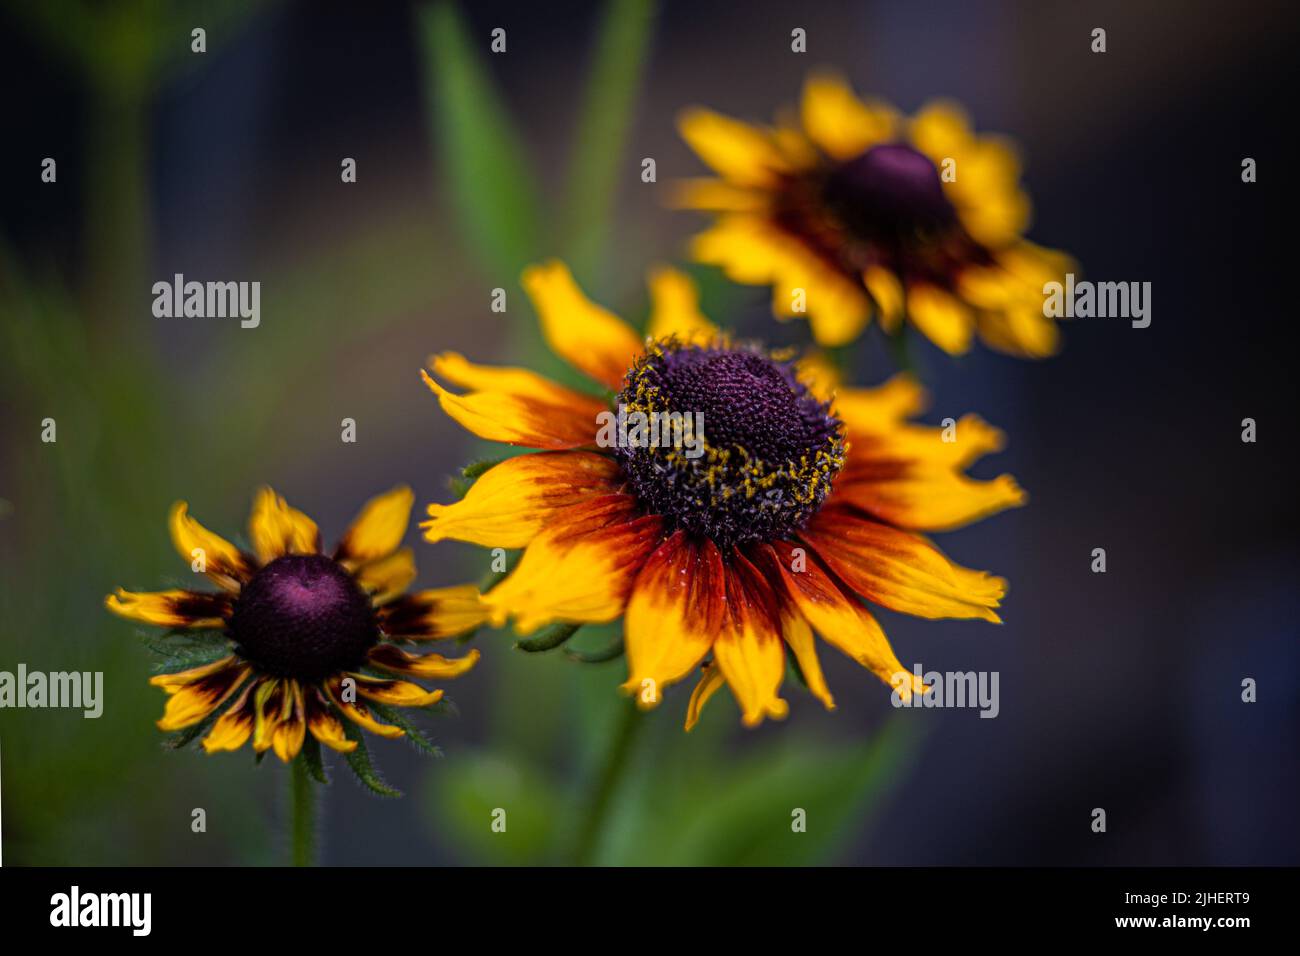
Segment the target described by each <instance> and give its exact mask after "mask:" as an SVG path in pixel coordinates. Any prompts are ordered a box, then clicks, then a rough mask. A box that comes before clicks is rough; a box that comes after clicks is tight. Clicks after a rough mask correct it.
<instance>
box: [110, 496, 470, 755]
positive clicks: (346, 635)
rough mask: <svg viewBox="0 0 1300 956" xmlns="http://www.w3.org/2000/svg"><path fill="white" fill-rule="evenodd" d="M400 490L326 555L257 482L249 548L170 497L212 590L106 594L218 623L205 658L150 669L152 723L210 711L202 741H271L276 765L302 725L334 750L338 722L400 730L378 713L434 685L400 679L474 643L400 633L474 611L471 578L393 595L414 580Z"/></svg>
mask: <svg viewBox="0 0 1300 956" xmlns="http://www.w3.org/2000/svg"><path fill="white" fill-rule="evenodd" d="M413 497H414V496H413V495H412V493H411V490H410V489H409V488H404V487H399V488H394V489H393V490H392V491H389V492H387V493H386V494H383V495H379V496H378V497H376V498H373V499H372V500H370V501H369V502H367V503H366V505H365V507H363V508H362V509H361V513H360V514H359V515H358V516H357V518H356V520H355V521H354V522H353V523H352V525H351V527H349V528H348V530H347V532H346V533H345V534H344V535H343V539H342V540H341V541H340V542H339V545H338V547H337V548H335V549H334V551H333V552H332V553H330V554H325V553H323V552H322V550H321V544H320V532H319V531H318V530H317V528H316V524H315V522H313V521H312V520H311V518H309V517H307V516H306V515H305V514H303V513H302V512H301V511H298V510H296V509H294V508H291V507H290V506H289V505H288V504H287V503H286V502H285V500H284V499H283V498H281V497H280V496H279V495H277V494H276V493H275V492H274V491H272V490H271V489H270V488H263V489H262V490H261V491H259V492H258V494H257V498H256V500H255V502H254V505H253V512H252V516H251V517H250V519H249V537H250V538H251V540H252V542H253V553H252V554H249V553H247V552H246V551H244V550H242V549H240V548H238V547H236V546H235V545H233V544H231V543H230V542H229V541H227V540H225V539H224V538H222V537H220V536H219V535H216V534H214V533H213V532H211V531H209V530H207V529H206V528H204V527H203V526H202V525H200V524H199V523H198V522H197V521H195V520H194V519H193V518H192V517H190V514H189V510H188V507H187V506H186V504H185V502H183V501H181V502H177V503H176V504H175V505H173V506H172V511H171V519H170V528H171V536H172V542H173V543H174V544H175V546H176V550H177V551H179V552H180V554H181V557H183V558H184V559H185V560H186V561H190V562H192V564H191V568H192V569H194V570H196V571H203V572H204V573H206V575H207V576H208V578H210V579H211V580H212V581H214V582H215V583H216V584H217V585H218V586H219V587H220V588H221V590H219V591H190V590H182V589H171V590H167V591H154V592H148V593H139V592H131V591H125V590H122V589H120V588H119V589H118V590H117V592H116V593H115V594H112V595H109V597H108V599H107V602H106V603H107V606H108V609H109V610H110V611H112V612H114V613H115V614H118V615H120V616H122V617H125V618H127V619H129V620H133V621H139V622H142V623H145V624H153V625H158V626H161V627H167V628H171V629H173V631H196V632H197V631H220V632H222V633H221V635H220V639H219V640H218V641H217V648H218V650H217V654H214V655H213V656H216V659H215V660H212V661H210V662H207V663H204V664H202V665H200V666H198V667H192V668H190V669H187V670H182V671H179V672H177V673H170V674H160V675H158V676H157V677H154V678H153V679H152V680H151V681H150V683H152V684H154V685H156V686H158V687H161V688H162V689H163V690H164V691H165V692H166V693H167V694H168V700H167V707H166V710H165V712H164V713H163V717H162V719H161V720H159V721H158V727H159V729H161V730H165V731H180V730H184V729H186V728H193V727H195V726H202V725H206V724H207V723H208V722H211V727H210V729H208V730H207V733H206V735H205V736H204V737H203V740H202V743H203V749H204V750H206V751H207V752H208V753H213V752H216V751H219V750H238V749H239V748H240V747H242V746H243V745H244V743H245V742H247V741H248V740H249V739H250V738H251V739H252V743H253V749H254V750H255V751H256V752H258V753H259V754H260V753H262V752H263V751H265V750H267V749H271V750H274V751H275V754H276V756H277V757H279V758H280V759H281V760H283V761H285V762H286V763H287V762H289V761H291V760H293V758H294V757H296V756H297V755H298V753H299V751H300V750H301V749H302V747H303V742H304V740H305V739H306V735H307V734H308V733H310V734H311V736H312V737H313V738H314V739H315V740H317V741H319V742H320V743H322V744H325V745H326V746H327V747H331V748H332V749H334V750H337V751H339V752H340V753H350V752H351V751H353V750H355V749H356V748H357V746H358V743H359V737H358V734H357V733H356V731H354V730H351V729H350V728H349V727H348V726H345V723H344V720H346V721H347V722H348V724H350V725H353V726H355V727H360V728H364V729H366V730H369V731H371V732H372V733H375V734H378V735H379V736H381V737H401V736H403V734H404V733H405V730H404V729H403V728H402V727H400V726H395V725H394V723H393V722H392V718H391V717H390V720H389V721H388V722H385V721H384V720H380V719H378V716H377V715H381V714H389V715H391V714H392V712H391V711H388V709H387V708H389V707H394V706H395V707H427V706H429V705H431V704H434V703H436V702H437V701H438V700H439V699H441V697H442V691H440V690H435V691H427V690H425V689H424V688H423V687H421V686H420V685H418V684H415V683H412V682H411V681H408V680H402V679H400V678H401V677H416V678H430V679H437V678H450V677H456V676H457V675H459V674H463V673H464V672H465V671H467V670H469V668H470V667H472V666H473V665H474V662H475V661H476V660H478V651H471V652H470V653H469V654H468V655H466V656H465V657H461V658H458V659H448V658H446V657H442V656H440V655H438V654H424V655H422V656H420V655H413V654H409V653H407V652H406V651H405V650H403V649H402V648H401V647H400V646H399V645H400V644H402V643H405V642H424V641H433V640H438V639H441V638H446V637H451V636H454V635H456V634H461V633H464V632H466V631H470V630H473V629H474V628H476V627H478V626H479V624H481V623H482V622H483V620H484V619H485V611H484V608H483V607H482V605H481V604H480V602H479V596H478V592H477V590H475V589H474V588H473V587H455V588H444V589H439V590H432V591H421V592H418V593H414V594H405V593H404V592H405V591H406V588H407V586H408V585H409V584H410V583H411V581H412V580H413V579H414V578H415V559H414V557H413V555H412V552H411V549H410V548H402V547H401V542H402V537H403V536H404V535H405V533H406V528H407V524H408V521H409V519H410V513H411V504H412V501H413ZM367 701H369V702H370V705H371V706H367V703H366V702H367ZM218 714H219V716H217V715H218ZM214 718H215V719H214ZM399 720H400V719H399ZM400 722H401V723H403V724H405V721H404V720H400Z"/></svg>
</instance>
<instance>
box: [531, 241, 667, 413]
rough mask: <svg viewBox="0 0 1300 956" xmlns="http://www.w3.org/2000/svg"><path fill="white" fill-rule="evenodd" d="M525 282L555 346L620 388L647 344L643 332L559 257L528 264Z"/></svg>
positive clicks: (578, 365) (573, 361) (576, 363)
mask: <svg viewBox="0 0 1300 956" xmlns="http://www.w3.org/2000/svg"><path fill="white" fill-rule="evenodd" d="M521 281H522V282H523V286H524V291H525V292H527V293H528V297H529V298H530V299H532V301H533V307H534V308H535V309H536V310H537V315H538V318H539V319H540V320H541V323H542V333H543V335H545V336H546V341H547V344H549V345H550V347H551V350H552V351H553V352H555V354H556V355H558V356H560V358H562V359H564V360H565V361H566V362H568V363H569V364H570V365H572V366H573V367H574V368H576V369H579V370H580V371H582V372H584V373H585V374H587V375H589V376H590V377H591V378H593V379H594V380H596V381H597V382H600V383H601V384H602V385H604V386H605V387H607V388H611V389H618V388H620V387H621V386H622V382H623V376H624V374H626V372H627V370H628V369H629V368H630V367H631V366H632V363H633V362H635V361H636V358H637V356H638V355H640V354H641V352H642V350H643V349H644V345H645V343H644V342H643V341H642V339H641V337H640V336H638V335H637V334H636V333H635V332H633V331H632V328H631V327H630V326H629V325H628V324H627V323H626V322H624V321H623V320H622V319H620V318H619V317H618V316H616V315H614V313H612V312H610V311H609V310H608V309H604V308H601V307H600V306H598V305H596V304H595V303H594V302H592V301H591V300H590V299H588V298H587V297H586V296H585V295H584V294H583V292H582V290H581V289H580V288H578V283H577V282H575V281H574V279H573V273H571V272H570V271H569V267H568V266H566V265H565V264H564V263H563V262H560V261H559V260H557V259H552V260H551V261H549V262H544V263H542V264H540V265H535V266H529V267H528V268H527V269H525V270H524V274H523V278H522V280H521Z"/></svg>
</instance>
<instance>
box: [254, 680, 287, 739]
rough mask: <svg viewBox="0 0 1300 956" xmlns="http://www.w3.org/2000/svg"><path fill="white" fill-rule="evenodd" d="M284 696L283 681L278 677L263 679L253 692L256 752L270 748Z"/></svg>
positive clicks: (282, 706)
mask: <svg viewBox="0 0 1300 956" xmlns="http://www.w3.org/2000/svg"><path fill="white" fill-rule="evenodd" d="M286 697H287V695H286V689H285V682H284V681H283V680H280V679H278V678H267V679H266V680H263V681H262V683H261V684H259V685H258V688H257V690H255V691H254V692H253V750H255V751H256V752H257V753H263V752H265V751H267V750H269V749H270V748H271V743H272V741H273V740H274V738H275V728H276V727H278V726H279V725H280V719H281V713H282V711H283V709H284V702H285V700H286Z"/></svg>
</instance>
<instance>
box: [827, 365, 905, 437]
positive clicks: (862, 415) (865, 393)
mask: <svg viewBox="0 0 1300 956" xmlns="http://www.w3.org/2000/svg"><path fill="white" fill-rule="evenodd" d="M925 402H926V394H925V389H923V388H922V387H921V386H920V385H919V384H918V383H917V381H916V379H914V378H912V376H910V375H908V374H907V373H906V372H900V373H899V374H897V375H895V376H894V377H893V378H891V379H889V381H887V382H885V383H884V384H883V385H878V386H876V387H874V388H841V389H839V390H838V391H837V392H836V393H835V414H836V415H838V416H839V417H840V419H841V420H843V422H844V424H845V425H846V426H847V428H848V430H849V434H850V436H852V435H853V434H854V433H858V434H876V433H879V432H885V433H890V432H892V431H893V430H894V429H895V428H896V427H897V426H898V423H899V422H901V421H903V419H905V418H907V417H909V416H911V415H915V414H916V413H917V412H919V411H921V410H922V409H923V408H924V407H925Z"/></svg>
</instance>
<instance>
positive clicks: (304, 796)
mask: <svg viewBox="0 0 1300 956" xmlns="http://www.w3.org/2000/svg"><path fill="white" fill-rule="evenodd" d="M290 773H291V787H292V789H291V791H290V794H291V795H290V800H291V812H292V822H291V826H292V838H293V844H292V851H291V852H292V854H293V857H292V859H293V865H294V866H315V865H316V784H315V782H314V781H313V780H312V779H311V777H310V775H308V773H307V761H306V760H304V759H303V758H302V757H301V756H299V757H298V758H297V759H296V760H294V762H293V764H292V765H291V767H290Z"/></svg>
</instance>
